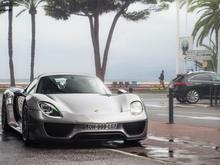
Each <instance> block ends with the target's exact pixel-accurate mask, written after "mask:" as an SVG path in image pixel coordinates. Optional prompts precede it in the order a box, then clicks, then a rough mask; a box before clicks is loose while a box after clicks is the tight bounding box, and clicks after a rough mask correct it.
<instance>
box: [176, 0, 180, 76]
mask: <svg viewBox="0 0 220 165" xmlns="http://www.w3.org/2000/svg"><path fill="white" fill-rule="evenodd" d="M179 8H180V2H179V0H176V44H177V45H176V75H177V74H179V73H180V43H179V34H180V29H179V28H180V13H179Z"/></svg>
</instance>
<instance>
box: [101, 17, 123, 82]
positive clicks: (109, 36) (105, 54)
mask: <svg viewBox="0 0 220 165" xmlns="http://www.w3.org/2000/svg"><path fill="white" fill-rule="evenodd" d="M120 15H121V13H117V14H116V16H115V17H114V20H113V22H112V25H111V28H110V31H109V34H108V38H107V41H106V45H105V51H104V56H103V61H102V77H103V80H104V78H105V73H106V67H107V61H108V54H109V48H110V44H111V40H112V36H113V32H114V29H115V25H116V23H117V21H118V19H119V17H120Z"/></svg>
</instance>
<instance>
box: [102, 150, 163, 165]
mask: <svg viewBox="0 0 220 165" xmlns="http://www.w3.org/2000/svg"><path fill="white" fill-rule="evenodd" d="M104 150H106V151H112V152H117V153H120V154H123V155H127V156H132V157H135V158H140V159H145V160H148V161H149V160H152V161H155V162H158V163H161V164H164V165H165V164H167V163H166V162H164V161H162V160H156V159H153V158H150V157H144V156H139V155H136V154H132V153H129V152H125V151H121V150H117V149H104Z"/></svg>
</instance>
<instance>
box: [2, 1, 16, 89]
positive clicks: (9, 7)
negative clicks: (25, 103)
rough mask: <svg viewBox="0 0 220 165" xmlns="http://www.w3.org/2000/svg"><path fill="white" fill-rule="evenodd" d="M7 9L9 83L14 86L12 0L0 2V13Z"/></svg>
mask: <svg viewBox="0 0 220 165" xmlns="http://www.w3.org/2000/svg"><path fill="white" fill-rule="evenodd" d="M6 11H8V55H9V70H10V85H11V86H15V77H14V64H13V47H12V22H13V1H12V0H8V1H1V2H0V14H2V13H4V12H6Z"/></svg>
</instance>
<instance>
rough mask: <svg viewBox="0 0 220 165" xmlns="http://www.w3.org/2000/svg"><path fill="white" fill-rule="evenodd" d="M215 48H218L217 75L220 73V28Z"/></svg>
mask: <svg viewBox="0 0 220 165" xmlns="http://www.w3.org/2000/svg"><path fill="white" fill-rule="evenodd" d="M219 7H220V6H219ZM216 46H218V57H217V59H218V63H217V65H218V69H217V73H220V28H219V29H218V45H216Z"/></svg>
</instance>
